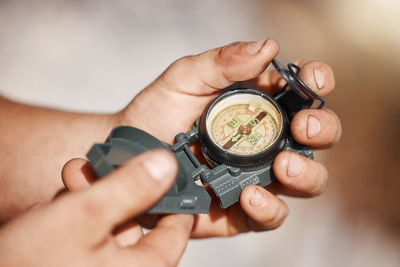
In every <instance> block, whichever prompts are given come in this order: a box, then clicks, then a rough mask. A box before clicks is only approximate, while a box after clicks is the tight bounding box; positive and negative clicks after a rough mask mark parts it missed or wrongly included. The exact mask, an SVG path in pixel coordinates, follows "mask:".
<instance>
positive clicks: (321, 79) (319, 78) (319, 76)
mask: <svg viewBox="0 0 400 267" xmlns="http://www.w3.org/2000/svg"><path fill="white" fill-rule="evenodd" d="M313 72H314V79H315V83H316V84H317V87H318V89H320V90H321V89H322V87H324V84H325V75H324V74H323V73H322V72H321V71H320V70H319V69H314V70H313Z"/></svg>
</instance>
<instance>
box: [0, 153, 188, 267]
mask: <svg viewBox="0 0 400 267" xmlns="http://www.w3.org/2000/svg"><path fill="white" fill-rule="evenodd" d="M132 173H135V175H134V176H132V175H131V174H132ZM176 173H177V162H176V160H175V158H174V156H173V155H172V153H170V152H168V151H166V150H158V151H150V152H147V153H143V154H142V155H140V156H138V157H135V158H134V159H132V160H130V161H129V162H128V163H127V164H125V165H124V166H121V167H120V168H119V169H118V170H116V171H115V172H113V173H111V174H110V175H108V176H107V177H105V178H104V179H102V180H101V181H99V182H98V183H96V184H95V185H93V186H91V187H90V188H87V189H86V190H81V191H80V192H75V193H69V194H65V195H63V196H61V197H59V198H57V199H56V200H55V201H54V202H52V203H48V204H44V205H40V206H36V207H35V208H32V209H31V210H29V211H27V212H25V213H24V214H22V215H20V216H18V217H16V218H15V219H13V220H11V221H10V222H9V223H7V224H6V225H5V226H4V227H2V228H0V266H3V267H8V266H10V267H11V266H13V267H15V266H85V267H87V266H176V265H177V264H178V262H179V259H180V258H181V256H182V254H183V252H184V250H185V248H186V245H187V242H188V240H189V237H190V233H191V230H192V227H193V222H194V218H193V215H187V214H185V215H183V214H175V215H169V216H165V217H163V218H162V219H161V220H160V221H159V222H158V224H157V226H156V227H155V228H154V229H153V230H152V231H151V232H150V233H148V234H147V235H146V236H143V237H142V238H140V239H139V240H138V241H137V242H136V244H135V245H134V246H124V245H123V244H122V245H121V243H120V242H115V239H114V238H112V236H113V232H114V229H115V226H117V225H119V224H121V223H123V222H124V221H126V220H128V219H129V218H132V217H136V216H137V215H139V214H141V213H142V212H144V211H145V210H146V209H148V208H150V207H151V206H152V205H154V203H156V201H158V200H159V199H160V198H161V197H162V195H163V194H165V193H166V192H167V191H168V189H169V187H170V186H171V185H172V183H173V181H174V178H175V175H176ZM110 199H112V201H110ZM165 244H169V245H168V246H166V245H165Z"/></svg>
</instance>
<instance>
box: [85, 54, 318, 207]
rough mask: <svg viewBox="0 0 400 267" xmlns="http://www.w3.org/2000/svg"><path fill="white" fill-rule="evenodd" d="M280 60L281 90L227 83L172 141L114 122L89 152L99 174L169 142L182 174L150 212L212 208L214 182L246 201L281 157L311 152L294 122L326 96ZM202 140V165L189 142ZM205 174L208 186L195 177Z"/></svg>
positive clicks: (229, 198)
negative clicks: (246, 192) (249, 189)
mask: <svg viewBox="0 0 400 267" xmlns="http://www.w3.org/2000/svg"><path fill="white" fill-rule="evenodd" d="M272 63H273V65H274V67H275V68H276V69H277V70H278V71H279V72H280V74H281V75H282V77H283V78H284V79H285V80H286V81H287V84H286V86H285V87H283V88H282V90H281V91H279V92H278V93H277V94H276V95H275V96H274V97H270V96H269V95H267V94H266V93H265V92H263V91H260V90H256V89H251V88H234V89H232V88H231V89H226V90H224V91H223V92H222V94H221V95H220V96H218V97H217V98H216V99H214V100H213V101H212V102H211V103H210V104H209V105H208V106H207V108H206V109H205V110H204V112H203V114H202V115H201V117H200V118H199V120H197V121H196V123H195V124H194V126H193V128H192V130H191V131H189V132H188V133H179V134H177V136H176V137H175V144H174V145H173V146H171V145H166V144H164V143H162V142H161V141H159V140H158V139H157V138H155V137H154V136H152V135H150V134H148V133H146V132H144V131H142V130H140V129H137V128H133V127H129V126H121V127H117V128H115V129H114V130H113V131H112V132H111V134H110V136H109V138H108V140H107V142H106V143H104V144H96V145H94V146H93V147H92V149H91V150H90V151H89V153H88V158H89V160H90V162H91V164H92V167H93V168H94V170H95V171H96V173H97V174H98V176H99V177H102V176H104V175H106V174H108V173H109V172H111V171H112V170H113V169H114V168H116V167H117V166H119V165H121V164H123V163H125V162H126V161H127V160H128V159H129V158H131V157H133V156H135V155H137V154H140V153H142V152H144V151H147V150H150V149H155V148H165V149H168V150H170V151H172V152H173V153H174V154H175V156H176V157H177V159H178V166H179V171H178V176H177V178H176V181H175V183H174V185H173V186H172V188H171V189H170V191H169V192H168V193H167V194H166V195H165V196H164V197H163V198H162V199H161V201H160V202H159V203H157V204H156V205H155V206H154V207H153V208H151V209H150V210H149V211H148V213H192V214H195V213H208V211H209V208H210V204H211V197H210V196H209V194H208V192H207V191H206V190H205V188H204V187H203V186H204V185H209V186H210V188H211V189H212V191H213V193H214V194H215V195H216V196H217V198H218V199H219V202H220V205H221V207H222V208H227V207H229V206H231V205H233V204H235V203H236V202H238V201H239V198H240V194H241V192H242V191H243V189H244V188H245V187H246V186H248V185H251V184H256V185H259V186H266V185H268V184H270V183H271V182H272V181H273V180H274V179H275V177H274V173H273V171H272V163H273V159H274V158H275V156H276V155H277V154H278V153H279V152H281V151H283V150H290V151H294V152H297V153H299V154H301V155H304V156H306V157H309V158H312V157H313V153H312V151H311V149H310V148H309V147H307V146H304V145H301V144H298V143H297V142H295V141H294V139H293V138H292V136H291V135H290V129H289V128H290V127H289V125H290V121H291V119H292V118H293V117H294V115H295V114H296V113H297V112H298V111H300V110H301V109H305V108H310V107H312V106H313V104H314V102H315V100H318V101H319V105H318V106H317V108H321V107H322V106H323V105H324V103H325V101H324V99H323V98H321V97H319V96H318V95H317V94H315V93H314V92H313V91H312V90H311V89H310V88H308V87H307V86H306V85H305V84H304V83H303V82H302V81H301V80H300V79H299V77H298V75H297V74H298V72H299V70H300V68H299V67H298V66H297V65H295V64H293V63H289V64H288V68H287V69H286V68H284V67H283V65H282V64H281V63H279V62H278V61H277V60H273V62H272ZM195 142H199V143H200V145H201V149H202V151H203V154H204V156H205V157H206V159H207V160H208V162H209V163H210V164H207V165H206V164H201V163H200V162H199V160H198V159H197V158H196V157H195V155H194V154H193V153H192V151H191V150H190V148H189V145H191V144H193V143H195ZM197 180H200V181H201V183H202V185H203V186H202V185H199V184H196V183H195V181H197Z"/></svg>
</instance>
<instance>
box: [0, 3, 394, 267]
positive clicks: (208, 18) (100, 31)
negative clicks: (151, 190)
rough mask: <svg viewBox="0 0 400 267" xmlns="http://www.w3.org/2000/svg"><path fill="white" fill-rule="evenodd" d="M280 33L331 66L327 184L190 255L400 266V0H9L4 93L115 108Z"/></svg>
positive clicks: (197, 260)
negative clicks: (216, 51) (179, 64)
mask: <svg viewBox="0 0 400 267" xmlns="http://www.w3.org/2000/svg"><path fill="white" fill-rule="evenodd" d="M266 37H273V38H275V39H277V40H278V41H279V42H280V44H281V53H280V56H279V58H280V60H281V61H284V62H287V61H294V60H296V59H298V58H302V57H313V58H317V59H320V60H322V61H324V62H326V63H328V64H330V65H331V67H332V68H333V70H334V72H335V75H336V90H335V91H334V92H333V93H332V94H331V95H330V96H329V97H328V106H329V107H330V108H331V109H333V110H335V111H336V112H337V114H338V115H339V116H340V118H341V119H342V123H343V128H344V134H343V138H342V140H341V142H340V143H339V144H338V145H337V146H336V147H335V148H333V149H330V150H329V151H318V152H316V158H317V159H318V160H320V161H322V162H324V163H325V164H326V165H327V166H328V169H329V172H330V183H329V186H328V188H327V190H326V192H325V193H324V194H323V195H322V196H321V197H318V198H315V199H291V198H284V199H285V201H287V203H288V205H289V208H290V214H289V217H288V218H287V220H286V221H285V223H284V225H283V226H282V227H281V228H279V229H277V230H275V231H271V232H266V233H256V234H254V233H249V234H243V235H240V236H238V237H234V238H216V239H207V240H192V241H190V243H189V246H188V249H187V251H186V253H185V255H184V257H183V259H182V261H181V263H180V266H193V267H196V266H220V265H221V266H222V265H223V266H231V267H233V266H307V267H310V266H311V267H313V266H396V267H398V266H400V174H399V171H400V145H399V138H400V105H399V104H398V103H399V101H400V86H399V84H400V1H398V0H353V1H347V0H331V1H317V0H303V1H296V0H281V1H272V0H267V1H262V0H246V1H245V0H243V1H238V0H236V1H233V0H229V1H228V0H223V1H213V0H202V1H185V0H181V1H179V0H173V1H163V0H153V1H146V0H135V1H128V0H116V1H106V0H97V1H95V0H83V1H72V0H63V1H46V0H43V1H37V0H33V1H28V0H25V1H11V0H9V1H6V0H0V38H1V42H0V94H2V95H4V96H6V97H9V98H11V99H14V100H17V101H20V102H25V103H31V104H37V105H44V106H48V107H55V108H59V109H65V110H71V111H86V112H113V111H117V110H119V109H121V108H123V107H124V105H126V104H127V103H128V102H129V101H130V99H132V98H133V97H134V96H135V94H137V93H138V92H139V91H140V90H141V89H143V88H144V87H145V86H146V85H147V84H149V83H150V82H151V81H152V80H153V79H154V78H156V77H157V76H158V75H159V74H160V73H161V72H162V71H163V70H164V69H165V68H166V67H167V66H168V65H169V64H170V63H171V62H172V61H174V60H175V59H177V58H179V57H182V56H184V55H189V54H196V53H200V52H202V51H204V50H208V49H210V48H214V47H217V46H221V45H224V44H227V43H230V42H233V41H255V40H259V39H264V38H266Z"/></svg>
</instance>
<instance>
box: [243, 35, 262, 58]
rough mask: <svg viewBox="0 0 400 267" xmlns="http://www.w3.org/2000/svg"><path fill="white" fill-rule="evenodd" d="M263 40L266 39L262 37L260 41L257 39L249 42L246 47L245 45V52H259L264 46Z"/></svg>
mask: <svg viewBox="0 0 400 267" xmlns="http://www.w3.org/2000/svg"><path fill="white" fill-rule="evenodd" d="M265 41H266V40H265V39H264V40H261V41H258V42H252V43H249V44H248V45H247V47H246V52H247V54H249V55H255V54H257V53H258V52H260V50H261V48H262V47H263V46H264V43H265Z"/></svg>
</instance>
